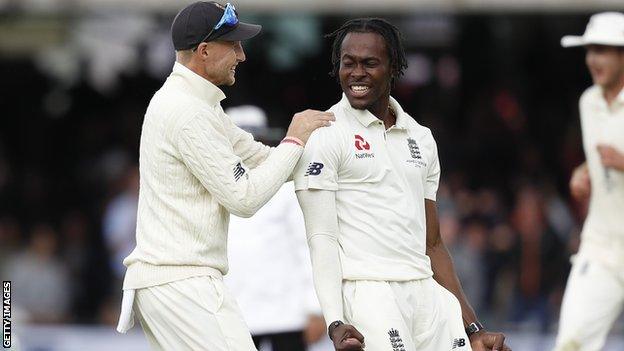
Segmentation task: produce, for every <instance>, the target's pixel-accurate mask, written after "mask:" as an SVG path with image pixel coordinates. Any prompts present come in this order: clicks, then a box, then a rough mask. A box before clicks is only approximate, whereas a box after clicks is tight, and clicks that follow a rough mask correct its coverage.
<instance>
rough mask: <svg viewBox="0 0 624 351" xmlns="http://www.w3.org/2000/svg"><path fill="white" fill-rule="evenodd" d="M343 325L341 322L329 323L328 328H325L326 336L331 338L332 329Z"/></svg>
mask: <svg viewBox="0 0 624 351" xmlns="http://www.w3.org/2000/svg"><path fill="white" fill-rule="evenodd" d="M342 324H344V323H343V322H342V321H333V322H331V323H329V326H328V327H327V335H329V338H330V339H331V338H332V333H333V331H334V329H336V328H338V326H340V325H342Z"/></svg>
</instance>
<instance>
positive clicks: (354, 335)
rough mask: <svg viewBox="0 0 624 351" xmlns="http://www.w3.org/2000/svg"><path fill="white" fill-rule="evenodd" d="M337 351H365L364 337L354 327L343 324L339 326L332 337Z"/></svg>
mask: <svg viewBox="0 0 624 351" xmlns="http://www.w3.org/2000/svg"><path fill="white" fill-rule="evenodd" d="M331 339H332V341H333V342H334V348H335V349H336V351H343V350H344V351H347V350H354V351H362V350H364V336H362V334H360V332H359V331H357V329H355V327H354V326H352V325H350V324H341V325H339V326H337V327H336V328H335V329H334V330H333V331H332V335H331Z"/></svg>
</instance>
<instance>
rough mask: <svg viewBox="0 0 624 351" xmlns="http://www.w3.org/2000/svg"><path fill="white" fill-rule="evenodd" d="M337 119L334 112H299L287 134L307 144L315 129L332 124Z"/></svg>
mask: <svg viewBox="0 0 624 351" xmlns="http://www.w3.org/2000/svg"><path fill="white" fill-rule="evenodd" d="M335 120H336V118H335V117H334V114H333V113H332V112H323V111H317V110H305V111H302V112H298V113H295V115H294V116H293V118H292V121H291V122H290V126H289V127H288V131H287V132H286V136H287V137H294V138H297V139H299V140H301V141H302V142H303V143H304V144H305V143H306V142H307V141H308V138H309V137H310V134H312V132H313V131H315V130H316V129H317V128H320V127H327V126H330V125H331V122H332V121H335Z"/></svg>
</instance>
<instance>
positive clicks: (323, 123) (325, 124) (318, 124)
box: [312, 121, 331, 129]
mask: <svg viewBox="0 0 624 351" xmlns="http://www.w3.org/2000/svg"><path fill="white" fill-rule="evenodd" d="M329 126H331V122H330V121H314V123H313V124H312V127H313V129H317V128H321V127H329Z"/></svg>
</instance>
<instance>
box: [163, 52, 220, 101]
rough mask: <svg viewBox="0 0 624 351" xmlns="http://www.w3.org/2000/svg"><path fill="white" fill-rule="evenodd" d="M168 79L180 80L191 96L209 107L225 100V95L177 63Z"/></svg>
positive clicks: (210, 83)
mask: <svg viewBox="0 0 624 351" xmlns="http://www.w3.org/2000/svg"><path fill="white" fill-rule="evenodd" d="M169 77H170V78H173V79H180V80H181V81H182V82H183V83H185V85H186V86H187V88H188V92H189V93H190V94H191V95H193V96H195V97H197V98H199V99H201V100H203V101H206V102H207V103H209V104H210V105H216V104H218V103H219V102H221V100H223V99H225V94H224V93H223V91H222V90H221V89H219V87H217V86H216V85H214V84H212V82H210V81H209V80H207V79H205V78H204V77H202V76H200V75H199V74H197V73H195V72H193V71H192V70H190V69H189V68H187V67H186V66H184V65H183V64H181V63H179V62H175V63H174V64H173V72H171V75H170V76H169Z"/></svg>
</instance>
